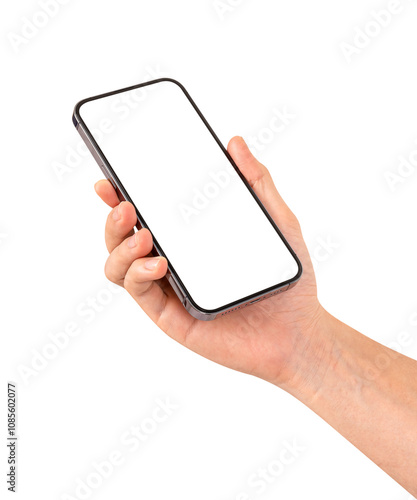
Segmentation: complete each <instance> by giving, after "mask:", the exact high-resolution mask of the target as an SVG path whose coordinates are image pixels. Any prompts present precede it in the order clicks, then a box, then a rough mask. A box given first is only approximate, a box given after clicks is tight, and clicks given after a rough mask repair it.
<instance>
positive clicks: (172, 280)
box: [167, 274, 185, 304]
mask: <svg viewBox="0 0 417 500" xmlns="http://www.w3.org/2000/svg"><path fill="white" fill-rule="evenodd" d="M167 278H168V283H169V284H170V285H171V286H172V288H173V289H174V292H175V293H176V294H177V296H178V298H179V299H180V301H181V303H182V304H184V298H185V295H184V294H183V293H182V291H181V289H180V288H179V286H178V285H177V284H176V282H175V280H174V278H173V276H172V274H170V275H169V276H167Z"/></svg>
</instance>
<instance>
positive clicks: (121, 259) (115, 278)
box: [105, 229, 153, 286]
mask: <svg viewBox="0 0 417 500" xmlns="http://www.w3.org/2000/svg"><path fill="white" fill-rule="evenodd" d="M152 245H153V243H152V235H151V233H150V231H149V230H148V229H141V230H140V231H138V232H137V233H135V234H133V235H132V236H129V237H128V238H126V239H125V240H124V241H123V242H122V243H121V244H120V245H119V246H117V247H116V248H115V249H114V250H113V251H112V252H111V253H110V255H109V258H108V259H107V262H106V265H105V274H106V277H107V279H109V280H110V281H112V282H113V283H116V284H117V285H120V286H124V279H125V276H126V273H127V272H128V270H129V268H130V266H131V265H132V264H133V262H134V261H135V260H136V259H139V258H142V257H145V256H146V255H148V254H149V253H150V251H151V250H152Z"/></svg>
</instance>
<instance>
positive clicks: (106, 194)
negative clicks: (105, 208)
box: [94, 179, 120, 208]
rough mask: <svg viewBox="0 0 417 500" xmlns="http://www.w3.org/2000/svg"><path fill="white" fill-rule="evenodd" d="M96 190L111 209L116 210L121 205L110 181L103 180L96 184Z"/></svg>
mask: <svg viewBox="0 0 417 500" xmlns="http://www.w3.org/2000/svg"><path fill="white" fill-rule="evenodd" d="M94 189H95V190H96V193H97V194H98V195H99V196H100V198H101V199H102V200H103V201H104V203H107V205H109V206H110V207H112V208H114V207H115V206H116V205H118V204H119V203H120V200H119V198H118V196H117V194H116V191H115V190H114V187H113V186H112V185H111V183H110V181H108V180H106V179H102V180H101V181H98V182H96V184H95V186H94Z"/></svg>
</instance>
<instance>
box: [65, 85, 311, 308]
mask: <svg viewBox="0 0 417 500" xmlns="http://www.w3.org/2000/svg"><path fill="white" fill-rule="evenodd" d="M160 82H171V83H174V84H175V85H178V87H179V88H180V89H181V90H182V91H183V93H184V95H185V97H186V98H187V99H188V101H189V102H190V104H191V105H192V106H193V108H194V110H195V111H196V112H197V114H198V115H199V117H200V118H201V120H202V121H203V123H204V124H205V126H206V128H207V130H208V131H209V132H210V134H211V135H212V137H213V138H214V140H215V141H216V142H217V145H218V146H219V147H220V149H221V151H222V152H223V154H224V155H225V156H226V158H227V159H228V160H229V162H230V164H231V165H232V167H233V169H234V170H235V171H236V173H237V174H238V176H239V177H240V179H241V180H242V182H243V183H244V184H245V186H246V188H247V189H248V190H249V192H250V193H251V195H252V196H253V198H254V199H255V201H256V202H257V204H258V205H259V207H260V208H261V210H262V211H263V213H264V215H265V216H266V217H267V219H268V221H269V222H270V224H271V225H272V227H273V228H274V229H275V231H276V233H277V235H278V237H279V238H281V240H282V241H283V243H284V244H285V246H286V248H287V249H288V251H289V252H290V254H291V256H292V257H293V259H294V261H295V262H296V264H297V267H298V270H297V273H296V275H295V276H294V277H292V278H290V279H288V280H285V281H283V282H280V283H277V284H276V285H273V286H272V287H269V288H266V289H263V290H260V291H259V292H256V293H254V294H251V295H249V296H246V297H242V298H241V299H238V300H236V301H234V302H231V303H229V304H225V305H224V306H220V307H218V308H216V309H205V308H203V307H201V306H199V305H198V304H197V303H196V302H195V301H194V300H193V298H192V296H191V294H190V293H189V292H188V290H187V288H186V287H185V285H184V283H183V282H182V280H181V278H180V276H179V275H178V273H177V272H176V271H175V268H174V267H173V265H172V264H171V262H170V260H169V258H168V256H167V255H166V254H165V252H164V251H163V249H162V248H161V246H160V245H159V243H158V240H157V239H156V238H155V237H154V235H153V233H152V230H151V228H150V227H149V226H148V225H147V223H146V221H145V220H144V219H143V217H142V215H141V213H140V211H139V209H138V207H137V206H136V205H135V204H134V203H133V200H132V199H131V198H130V196H129V194H128V192H127V190H126V189H125V187H124V186H123V184H122V182H121V181H120V179H119V178H118V176H117V174H116V172H115V170H114V169H113V167H112V166H111V164H110V163H109V161H108V160H107V158H106V156H105V154H104V153H103V151H102V150H101V148H100V146H99V144H98V143H97V141H96V140H95V138H94V137H93V135H92V133H91V132H90V130H89V128H88V126H87V124H86V123H85V122H84V120H83V119H82V117H81V114H80V108H81V106H82V105H83V104H85V103H86V102H90V101H94V100H96V99H102V98H105V97H109V96H112V95H115V94H120V93H123V92H129V91H132V90H135V89H137V88H141V87H146V86H148V85H155V84H158V83H160ZM73 123H74V125H75V126H76V128H77V129H78V127H79V126H81V127H82V132H83V134H81V135H82V137H83V139H84V140H85V141H86V143H87V146H88V147H89V149H90V152H91V153H92V154H93V156H94V158H95V159H96V161H97V162H98V164H99V166H100V168H101V169H102V171H103V173H104V174H105V175H106V177H107V178H108V179H109V180H110V181H111V183H112V184H113V186H114V188H115V189H116V191H117V192H118V195H119V198H122V199H124V200H126V201H129V202H130V203H132V205H133V206H134V207H135V210H136V215H137V218H138V221H139V224H140V227H146V228H147V229H149V231H151V234H152V237H153V244H154V250H155V253H156V254H157V255H160V256H162V257H165V258H166V259H167V262H168V272H169V273H170V274H171V275H172V276H173V277H174V278H175V280H176V284H177V285H179V287H180V288H181V289H182V293H183V294H184V295H185V297H186V299H187V300H188V301H189V303H190V304H191V305H192V308H194V309H195V310H196V311H198V312H200V313H201V314H202V315H208V316H216V315H218V314H221V313H222V312H224V311H227V310H230V309H235V308H238V307H239V306H242V305H244V304H249V303H251V302H255V301H256V302H257V301H258V300H260V299H261V298H263V297H266V296H268V295H271V294H273V293H274V292H276V291H277V290H279V289H282V288H284V287H286V286H287V288H288V287H290V286H291V285H293V284H295V283H296V282H297V281H298V280H299V279H300V278H301V275H302V265H301V262H300V260H299V258H298V257H297V255H296V254H295V252H294V250H293V249H292V248H291V246H290V245H289V243H288V242H287V240H286V239H285V237H284V235H283V234H282V232H281V231H280V229H279V227H278V226H277V225H276V223H275V221H274V220H273V219H272V217H271V216H270V214H269V213H268V211H267V210H266V208H265V207H264V206H263V204H262V203H261V201H260V200H259V198H258V197H257V195H256V194H255V192H254V191H253V189H252V187H251V186H250V184H249V183H248V181H247V180H246V178H245V177H244V175H243V174H242V173H241V171H240V170H239V168H238V166H237V165H236V163H235V162H234V161H233V158H232V157H231V156H230V154H229V153H228V151H227V149H226V148H225V147H224V146H223V144H222V142H221V141H220V139H219V138H218V137H217V135H216V133H215V132H214V130H213V129H212V128H211V126H210V125H209V123H208V122H207V120H206V119H205V117H204V116H203V114H202V113H201V111H200V110H199V108H198V107H197V105H196V104H195V102H194V101H193V99H192V98H191V96H190V95H189V93H188V92H187V90H186V89H185V87H184V86H183V85H182V84H181V83H180V82H178V81H177V80H174V79H172V78H158V79H156V80H150V81H147V82H144V83H140V84H137V85H132V86H130V87H125V88H122V89H119V90H114V91H112V92H106V93H104V94H99V95H96V96H93V97H88V98H86V99H83V100H81V101H79V102H78V103H77V104H76V106H75V108H74V113H73ZM87 141H89V143H90V144H88V142H87Z"/></svg>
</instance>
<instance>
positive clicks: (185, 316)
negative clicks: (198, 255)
mask: <svg viewBox="0 0 417 500" xmlns="http://www.w3.org/2000/svg"><path fill="white" fill-rule="evenodd" d="M228 151H229V153H230V155H231V156H232V158H233V159H234V161H235V163H236V164H237V166H238V167H239V169H240V171H241V172H242V173H243V175H244V176H245V178H246V179H247V180H248V182H249V184H250V185H251V187H252V188H253V190H254V191H255V193H256V195H257V196H258V197H259V199H260V200H261V202H262V203H263V205H264V206H265V208H266V209H267V210H268V212H269V214H270V215H271V217H272V218H273V219H274V221H275V222H276V224H277V225H278V227H279V228H280V229H281V231H282V233H283V234H284V236H285V238H286V239H287V241H288V242H289V244H290V245H291V247H292V248H293V249H294V251H295V253H296V254H297V255H298V257H299V259H300V260H301V262H302V265H303V270H304V272H303V275H302V277H301V279H300V281H299V282H298V284H297V286H295V287H294V288H292V289H290V290H289V291H287V292H285V293H282V294H279V295H277V296H274V297H271V298H269V299H267V300H264V301H261V302H259V303H256V304H254V305H251V306H249V307H246V308H243V309H241V310H237V311H235V312H233V313H232V314H229V315H225V316H221V317H219V318H216V319H215V320H214V321H209V322H205V321H200V320H197V319H195V318H193V317H192V316H191V315H190V314H189V313H188V312H187V311H186V310H185V309H184V307H183V305H182V304H181V302H180V300H179V299H178V297H177V296H176V294H175V292H174V291H173V290H172V288H171V286H170V285H169V284H168V281H167V280H166V279H165V278H164V276H165V274H166V271H167V262H166V260H165V259H164V258H163V257H151V256H149V253H150V251H151V249H152V236H151V233H150V232H149V230H147V229H141V230H139V231H138V232H137V233H136V234H134V233H133V228H134V226H135V224H136V222H137V219H136V213H135V209H134V207H133V205H132V204H130V203H128V202H122V203H120V202H119V200H118V197H117V195H116V192H115V191H114V189H113V187H112V186H111V184H110V182H109V181H107V180H102V181H99V182H98V183H97V184H96V186H95V189H96V192H97V194H98V195H99V196H100V198H101V199H102V200H103V201H104V202H105V203H107V204H108V205H109V206H110V207H112V208H113V210H112V211H111V212H110V214H109V216H108V219H107V223H106V230H105V238H106V245H107V248H108V250H109V252H110V256H109V258H108V260H107V262H106V266H105V273H106V276H107V278H108V279H109V280H110V281H112V282H114V283H116V284H118V285H120V286H123V287H124V288H125V289H126V290H127V291H128V292H129V294H130V295H131V296H132V297H133V298H134V300H135V301H136V302H137V303H138V304H139V305H140V307H141V308H142V309H143V310H144V311H145V312H146V314H148V316H149V317H150V318H151V319H152V320H153V321H154V322H155V323H156V325H157V326H158V327H159V328H161V330H163V331H164V332H166V333H167V334H168V335H169V336H170V337H172V338H173V339H174V340H176V341H178V342H179V343H181V344H183V345H184V346H186V347H188V348H189V349H191V350H193V351H195V352H197V353H199V354H200V355H202V356H204V357H206V358H208V359H211V360H212V361H215V362H217V363H220V364H222V365H224V366H227V367H229V368H232V369H235V370H239V371H241V372H245V373H249V374H252V375H255V376H257V377H260V378H262V379H265V380H267V381H269V382H271V383H274V384H276V385H282V386H285V385H289V384H291V381H292V380H294V379H295V378H297V377H298V379H299V378H300V374H299V373H298V370H299V366H300V361H301V359H302V360H303V361H305V360H306V358H310V357H311V359H312V360H313V363H312V366H314V364H315V362H314V360H316V359H317V358H318V357H320V352H319V351H320V346H319V343H318V342H317V339H318V338H319V331H320V327H319V326H320V323H321V322H322V321H323V320H324V319H325V316H326V314H327V313H326V312H325V311H324V309H323V308H322V307H321V305H320V303H319V301H318V299H317V289H316V282H315V276H314V271H313V267H312V264H311V260H310V257H309V254H308V251H307V248H306V245H305V243H304V240H303V237H302V234H301V229H300V226H299V223H298V221H297V219H296V217H295V215H294V214H293V213H292V212H291V210H290V209H289V208H288V206H287V205H286V204H285V202H284V201H283V199H282V198H281V196H280V194H279V193H278V191H277V189H276V187H275V185H274V183H273V181H272V178H271V176H270V173H269V172H268V170H267V169H266V168H265V167H264V166H263V165H262V164H261V163H260V162H258V161H257V160H256V159H255V158H254V157H253V155H252V154H251V152H250V151H249V149H248V147H247V146H246V144H245V142H244V141H243V139H242V138H241V137H234V138H233V139H232V140H231V141H230V142H229V145H228ZM256 258H257V257H256V256H254V259H253V261H252V262H248V265H249V266H256ZM260 258H262V256H260ZM202 265H204V263H202ZM313 341H314V342H313ZM302 377H304V378H306V377H308V375H307V376H306V375H304V374H303V375H302ZM298 383H299V380H298Z"/></svg>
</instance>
